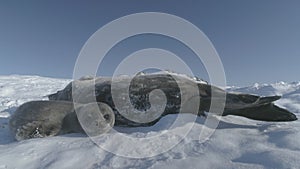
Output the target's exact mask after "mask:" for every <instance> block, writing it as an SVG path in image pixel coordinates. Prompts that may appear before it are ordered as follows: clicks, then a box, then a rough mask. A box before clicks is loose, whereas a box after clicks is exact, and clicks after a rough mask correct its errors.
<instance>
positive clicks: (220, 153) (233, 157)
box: [0, 75, 300, 169]
mask: <svg viewBox="0 0 300 169" xmlns="http://www.w3.org/2000/svg"><path fill="white" fill-rule="evenodd" d="M69 82H70V80H64V79H51V78H44V77H38V76H17V75H13V76H0V169H3V168H8V169H13V168H19V169H24V168H27V169H31V168H87V169H88V168H180V169H182V168H184V169H187V168H300V122H299V120H298V121H295V122H287V123H284V122H280V123H275V122H274V123H273V122H260V121H254V120H249V119H246V118H242V117H235V116H228V117H223V118H222V119H221V122H220V124H219V126H218V128H217V130H216V131H215V133H214V134H213V135H212V136H211V137H210V138H209V139H208V140H207V141H206V142H204V143H200V142H199V141H197V138H198V137H199V134H200V132H199V131H200V130H201V129H202V127H203V123H204V120H205V119H204V118H200V117H198V118H197V120H196V123H195V124H194V127H193V129H192V131H191V132H190V133H189V134H188V136H187V137H185V138H184V139H183V140H182V141H181V142H180V143H179V144H178V145H177V146H175V147H174V148H173V149H171V150H170V151H167V152H165V153H163V154H159V155H157V156H154V157H150V158H143V159H132V158H126V157H120V156H117V155H114V154H113V153H110V152H107V151H104V150H102V149H101V148H99V147H98V146H96V145H95V144H94V143H93V142H92V141H91V140H90V139H89V138H87V137H86V136H85V135H83V134H68V135H63V136H56V137H49V138H41V139H30V140H25V141H21V142H16V141H14V140H13V138H12V136H11V135H10V133H9V130H8V125H7V124H8V118H9V116H10V115H11V114H12V113H13V112H14V110H15V109H16V108H17V107H18V106H19V105H21V104H22V103H24V102H27V101H30V100H41V99H43V100H46V99H47V97H45V96H47V95H48V94H50V93H54V92H56V91H57V90H60V89H62V88H64V87H65V86H66V85H67V84H68V83H69ZM228 90H229V91H236V92H246V93H254V94H260V95H274V94H276V95H282V96H283V98H282V99H281V100H279V101H277V102H276V104H278V105H280V106H282V107H285V108H287V109H289V110H290V111H292V112H294V113H296V114H297V116H298V118H299V117H300V116H299V114H300V83H284V82H280V83H276V84H272V85H266V84H264V85H259V84H255V85H253V86H250V87H245V88H238V87H229V88H228ZM180 116H186V117H187V118H188V117H189V116H193V115H180ZM176 117H177V116H176V115H167V116H165V117H164V118H162V119H161V120H160V121H159V122H158V123H157V124H155V125H154V126H152V127H145V128H142V127H140V128H121V127H118V128H116V129H117V130H118V131H120V132H124V133H126V134H128V135H130V136H134V137H147V136H149V135H154V134H159V133H161V132H166V131H165V127H166V126H168V124H169V123H172V122H173V120H174V119H175V118H176ZM216 118H217V117H216ZM191 125H193V123H192V122H187V123H182V126H180V127H177V128H174V129H172V130H173V131H172V133H174V134H173V135H170V137H168V138H162V139H161V142H164V141H168V142H170V141H171V142H173V141H174V142H177V141H178V140H179V139H181V138H180V137H179V136H177V135H176V132H180V130H181V129H182V128H185V127H190V126H191ZM113 136H114V134H113V133H107V134H106V135H105V137H113ZM103 144H114V145H127V146H119V147H118V146H116V147H114V148H115V149H120V151H122V150H124V151H125V150H126V149H132V148H133V147H138V146H139V145H132V144H130V143H126V144H124V143H123V142H122V140H114V143H110V142H107V141H105V139H104V141H103ZM155 144H157V145H159V144H160V143H154V144H153V146H155ZM153 148H154V147H151V146H150V147H148V148H147V149H145V150H144V151H148V152H149V154H151V152H152V151H153Z"/></svg>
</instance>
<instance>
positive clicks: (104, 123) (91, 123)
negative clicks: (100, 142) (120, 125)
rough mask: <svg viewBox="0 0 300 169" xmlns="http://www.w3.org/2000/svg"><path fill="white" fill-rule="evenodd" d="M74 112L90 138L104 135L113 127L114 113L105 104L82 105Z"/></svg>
mask: <svg viewBox="0 0 300 169" xmlns="http://www.w3.org/2000/svg"><path fill="white" fill-rule="evenodd" d="M75 111H76V114H77V116H78V120H79V122H80V124H81V126H82V128H83V130H84V131H85V133H86V134H87V135H89V136H91V137H94V136H99V135H101V134H103V133H106V132H108V131H109V130H110V129H111V128H112V127H113V126H114V122H115V116H114V112H113V111H112V109H111V108H110V107H109V106H108V105H107V104H105V103H89V104H83V105H80V106H79V107H77V108H76V110H75Z"/></svg>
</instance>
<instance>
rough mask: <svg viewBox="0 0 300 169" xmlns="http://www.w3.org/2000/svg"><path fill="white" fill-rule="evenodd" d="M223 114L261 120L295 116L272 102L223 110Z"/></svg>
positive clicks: (287, 119)
mask: <svg viewBox="0 0 300 169" xmlns="http://www.w3.org/2000/svg"><path fill="white" fill-rule="evenodd" d="M223 115H224V116H225V115H236V116H243V117H247V118H250V119H254V120H262V121H295V120H297V117H296V115H295V114H293V113H291V112H289V111H288V110H285V109H283V108H280V107H278V106H276V105H274V104H273V103H270V104H265V105H261V106H257V107H250V108H243V109H236V110H225V112H224V113H223Z"/></svg>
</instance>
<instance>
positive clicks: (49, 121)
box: [9, 101, 115, 141]
mask: <svg viewBox="0 0 300 169" xmlns="http://www.w3.org/2000/svg"><path fill="white" fill-rule="evenodd" d="M75 110H76V112H77V114H79V115H81V116H86V117H88V118H89V119H93V120H92V122H91V121H89V122H88V121H83V122H82V124H81V122H79V121H78V118H77V114H76V112H75ZM99 110H100V111H99ZM114 122H115V118H114V113H113V111H112V110H111V108H110V107H109V106H108V105H106V104H105V103H88V104H76V108H75V107H74V104H73V102H68V101H31V102H27V103H24V104H23V105H21V106H20V107H19V108H18V109H17V110H16V111H15V113H14V114H13V115H12V116H11V118H10V120H9V128H10V131H11V132H12V134H13V136H14V138H15V139H16V140H18V141H19V140H24V139H30V138H41V137H47V136H55V135H60V134H67V133H74V132H75V133H79V132H80V133H85V134H89V135H92V136H96V135H100V134H102V133H105V132H107V131H109V129H110V128H111V127H113V125H114ZM86 130H87V131H88V133H87V132H85V131H86Z"/></svg>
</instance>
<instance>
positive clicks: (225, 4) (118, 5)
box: [0, 0, 300, 86]
mask: <svg viewBox="0 0 300 169" xmlns="http://www.w3.org/2000/svg"><path fill="white" fill-rule="evenodd" d="M299 9H300V1H297V0H287V1H284V0H281V1H278V0H264V1H260V0H248V1H246V0H242V1H240V0H226V1H216V0H207V1H200V0H194V1H191V0H186V1H179V0H164V1H161V0H151V1H149V0H148V1H146V0H145V1H140V0H119V1H115V0H111V1H83V0H82V1H76V0H65V1H58V0H57V1H43V2H41V1H1V2H0V59H1V60H0V74H1V75H9V74H26V75H33V74H34V75H41V76H49V77H59V78H71V77H72V73H73V67H74V64H75V61H76V58H77V56H78V54H79V52H80V50H81V48H82V46H83V45H84V43H85V42H86V41H87V40H88V38H89V37H90V36H91V35H92V34H93V33H94V32H95V31H97V30H98V29H99V28H101V27H102V26H103V25H105V24H107V23H108V22H110V21H112V20H114V19H117V18H119V17H122V16H124V15H128V14H133V13H137V12H165V13H170V14H173V15H177V16H179V17H182V18H184V19H186V20H188V21H190V22H191V23H193V24H195V25H196V26H197V27H199V28H200V29H201V30H202V31H203V32H204V33H205V34H206V35H207V36H208V38H209V39H210V40H211V42H212V43H213V45H214V46H215V48H216V50H217V51H218V53H219V56H220V58H221V60H222V62H223V65H224V69H225V73H226V78H227V83H228V84H229V85H240V86H245V85H250V84H253V83H255V82H260V83H272V82H277V81H287V82H292V81H299V80H300V79H299V73H300V69H299V63H300V17H299V16H300V10H299ZM124 29H126V28H124ZM150 47H152V48H153V47H157V48H162V49H166V50H170V51H172V52H174V53H175V54H177V55H179V56H180V57H181V58H182V59H183V60H185V61H186V62H187V64H188V65H189V66H191V68H192V70H193V71H194V73H195V74H196V75H197V76H199V77H203V78H204V79H207V78H208V77H207V74H206V72H205V69H204V67H203V66H202V65H201V61H200V60H197V57H196V56H193V55H194V54H193V52H191V51H190V50H189V49H188V48H187V47H185V46H184V45H183V44H181V43H180V42H178V41H176V40H174V39H171V38H168V37H163V36H158V35H141V36H135V37H131V38H129V39H126V40H124V41H122V42H121V43H119V44H118V45H117V46H115V47H114V48H113V49H112V50H111V51H110V52H109V53H108V54H107V56H105V59H104V61H103V62H102V64H101V65H100V68H99V72H101V73H100V74H104V75H110V74H112V73H113V70H114V68H115V67H116V66H117V64H118V63H119V62H120V61H121V60H122V58H124V57H126V56H127V55H129V54H130V53H132V52H134V51H137V50H140V49H143V48H150ZM207 80H208V79H207Z"/></svg>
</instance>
